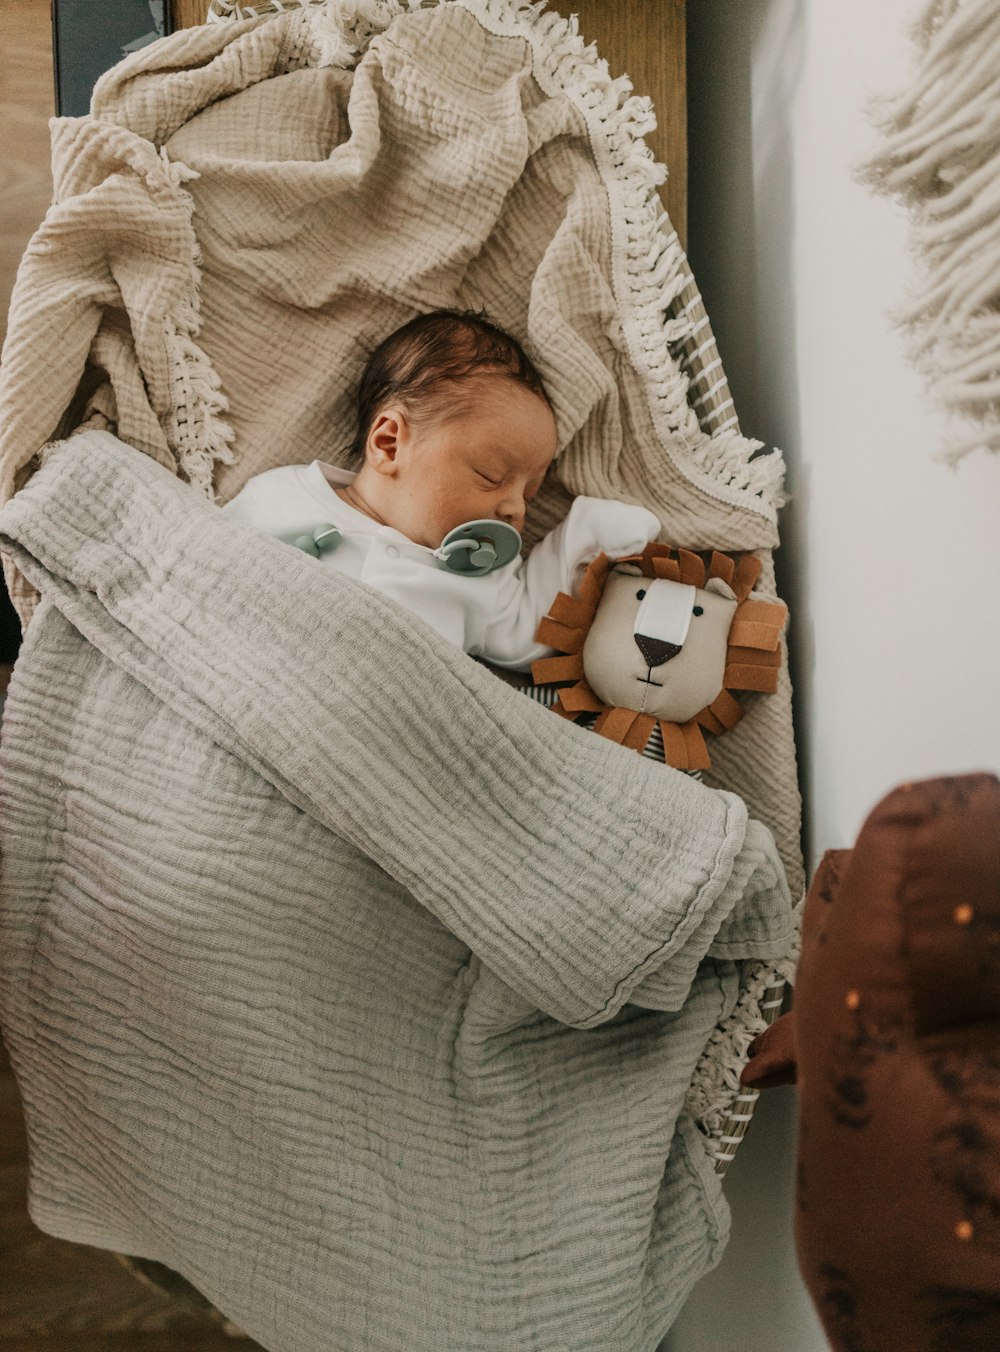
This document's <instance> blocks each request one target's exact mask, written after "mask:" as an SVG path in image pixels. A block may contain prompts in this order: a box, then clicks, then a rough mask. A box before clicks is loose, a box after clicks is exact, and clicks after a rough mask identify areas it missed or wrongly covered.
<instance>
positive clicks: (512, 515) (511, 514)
mask: <svg viewBox="0 0 1000 1352" xmlns="http://www.w3.org/2000/svg"><path fill="white" fill-rule="evenodd" d="M525 513H526V507H525V503H524V499H523V498H521V499H516V498H507V499H505V500H504V501H503V502H502V503H501V504H500V506H499V507H498V508H497V516H498V517H499V518H500V520H501V521H506V523H507V525H508V526H513V527H514V529H515V530H520V529H521V527H522V526H523V525H524V517H525Z"/></svg>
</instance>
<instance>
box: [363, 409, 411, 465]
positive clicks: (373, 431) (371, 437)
mask: <svg viewBox="0 0 1000 1352" xmlns="http://www.w3.org/2000/svg"><path fill="white" fill-rule="evenodd" d="M407 430H408V429H407V426H406V420H405V418H404V417H403V414H402V413H401V412H400V411H399V410H398V409H394V408H387V409H383V411H382V412H381V413H377V414H376V415H375V420H374V422H373V423H372V425H371V428H370V430H369V432H368V439H367V441H366V442H365V463H366V464H368V465H370V466H371V467H372V469H373V470H375V471H376V472H377V473H378V474H394V473H395V472H396V458H397V455H398V453H399V450H400V447H401V445H402V444H403V442H404V441H405V439H406V435H407Z"/></svg>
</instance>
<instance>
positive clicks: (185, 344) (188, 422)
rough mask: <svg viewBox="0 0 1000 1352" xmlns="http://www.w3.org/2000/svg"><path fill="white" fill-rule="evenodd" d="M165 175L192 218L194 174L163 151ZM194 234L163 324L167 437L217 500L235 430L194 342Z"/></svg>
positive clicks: (197, 301)
mask: <svg viewBox="0 0 1000 1352" xmlns="http://www.w3.org/2000/svg"><path fill="white" fill-rule="evenodd" d="M160 159H161V160H162V162H163V168H164V172H165V174H166V176H167V179H168V181H169V183H170V186H171V187H172V188H173V190H174V192H175V193H176V195H177V197H178V199H179V201H180V202H181V203H182V205H183V206H184V209H185V210H186V212H187V213H188V221H189V222H192V220H193V216H194V199H193V198H192V196H191V194H190V193H189V192H188V191H187V189H186V188H185V187H184V186H183V185H184V183H185V182H188V181H189V180H190V179H193V178H197V177H198V174H197V172H196V171H195V170H194V169H190V168H188V166H187V165H185V164H181V163H180V161H178V160H171V159H170V158H169V157H168V155H167V152H166V150H161V151H160ZM190 235H191V259H190V264H191V270H190V276H189V280H188V285H187V287H186V290H185V294H184V296H183V298H182V300H181V301H180V303H179V305H178V306H177V307H176V309H175V310H174V312H173V313H172V314H169V315H167V316H166V317H165V318H164V321H163V338H164V345H165V347H166V352H167V360H168V363H169V367H170V384H171V399H170V411H169V412H168V413H167V414H166V416H165V419H164V433H165V435H166V438H167V441H168V443H169V445H170V447H171V449H172V450H173V452H174V454H175V455H176V457H177V465H178V469H179V470H180V473H181V474H182V475H183V476H184V478H186V479H187V481H188V482H189V483H190V484H192V485H193V486H194V487H195V488H197V489H199V490H200V491H201V492H202V493H204V494H205V496H206V497H207V498H208V499H209V500H210V501H214V498H215V491H214V489H213V486H212V474H213V471H214V468H215V465H216V464H217V463H219V464H224V465H231V464H232V463H233V459H234V456H233V451H232V447H231V443H232V441H233V435H234V434H233V429H232V428H231V427H230V426H229V424H228V423H227V422H226V420H225V418H224V416H223V415H224V414H225V413H226V411H227V410H228V407H229V405H228V402H227V400H226V397H225V395H224V394H223V393H222V382H221V381H220V380H219V377H218V375H217V374H216V371H215V368H214V367H213V365H212V363H211V361H210V360H209V358H208V355H207V354H206V352H205V351H204V349H203V348H201V347H200V346H199V345H198V343H197V342H196V341H195V340H196V338H197V336H198V334H199V333H200V331H201V268H200V266H199V265H200V263H201V254H200V250H199V248H198V239H197V235H196V234H195V230H194V225H193V223H192V224H191V227H190Z"/></svg>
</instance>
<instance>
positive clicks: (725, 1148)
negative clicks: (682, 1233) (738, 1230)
mask: <svg viewBox="0 0 1000 1352" xmlns="http://www.w3.org/2000/svg"><path fill="white" fill-rule="evenodd" d="M796 963H797V953H796V954H791V955H789V956H788V957H787V958H784V959H781V960H780V961H778V962H756V963H749V964H746V965H745V968H746V969H745V970H744V972H743V975H742V977H741V984H742V989H741V991H740V997H739V1000H738V1001H737V1004H736V1008H735V1009H734V1010H733V1012H732V1014H730V1015H729V1017H728V1018H727V1019H724V1020H722V1021H721V1022H720V1023H719V1024H717V1025H716V1027H715V1028H714V1029H713V1031H712V1033H711V1036H710V1037H709V1039H708V1042H707V1043H706V1044H705V1049H704V1051H703V1052H702V1054H701V1056H700V1058H699V1060H698V1063H697V1065H696V1066H695V1069H694V1074H693V1075H692V1077H691V1085H690V1087H689V1089H688V1092H687V1095H686V1096H685V1100H684V1106H685V1108H686V1109H687V1111H688V1112H689V1113H690V1114H691V1117H692V1118H693V1119H694V1121H695V1124H696V1125H697V1127H698V1129H699V1130H700V1131H701V1132H702V1134H703V1135H704V1136H705V1137H706V1138H707V1146H708V1151H709V1154H710V1155H711V1156H712V1158H713V1159H714V1160H715V1171H716V1173H719V1174H724V1173H725V1172H726V1169H727V1168H728V1167H729V1165H730V1164H731V1163H732V1161H733V1159H734V1158H735V1156H736V1151H737V1148H738V1147H739V1144H740V1142H741V1141H742V1140H743V1137H744V1136H745V1135H746V1132H747V1129H748V1127H749V1126H750V1122H751V1120H752V1118H753V1113H754V1105H755V1104H756V1102H757V1099H758V1098H759V1097H760V1091H759V1090H757V1089H747V1088H745V1087H744V1086H743V1085H742V1084H740V1072H741V1071H742V1069H743V1067H744V1066H745V1065H746V1064H747V1060H748V1055H747V1049H748V1048H749V1046H750V1043H751V1042H752V1041H753V1040H754V1038H755V1037H757V1035H758V1034H759V1033H762V1032H763V1031H764V1029H765V1028H767V1027H768V1025H769V1024H772V1023H773V1022H774V1020H775V1019H776V1018H777V1017H778V1014H779V1013H780V1012H781V1006H782V1003H783V1000H784V992H785V987H786V985H788V984H790V983H791V981H792V978H793V977H794V975H795V967H796Z"/></svg>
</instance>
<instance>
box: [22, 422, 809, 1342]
mask: <svg viewBox="0 0 1000 1352" xmlns="http://www.w3.org/2000/svg"><path fill="white" fill-rule="evenodd" d="M85 439H86V440H85V444H84V445H74V444H73V442H72V441H71V442H69V443H66V444H64V445H63V446H61V447H59V448H57V449H56V450H55V451H54V452H53V453H52V454H51V455H50V456H49V457H48V459H47V461H46V464H45V465H44V467H43V468H42V469H41V470H40V471H39V472H38V473H37V474H36V475H35V476H34V477H33V478H32V480H31V482H30V483H29V484H28V485H27V487H26V488H24V489H23V490H22V491H21V492H20V493H19V494H18V495H17V496H16V497H15V498H14V500H13V501H12V502H11V503H9V504H8V505H7V507H6V508H5V509H4V511H3V512H2V513H0V530H2V533H3V544H4V547H5V548H6V549H8V550H10V551H12V553H13V557H14V559H15V560H16V562H17V564H18V566H19V567H20V568H21V569H22V571H23V572H24V574H25V576H26V577H27V578H28V579H29V580H30V581H31V583H32V584H33V585H34V586H35V587H36V588H37V589H38V590H39V591H40V592H41V594H42V597H43V600H42V603H41V606H40V608H39V610H38V611H37V613H36V615H35V618H34V620H33V622H32V624H31V625H30V627H29V630H28V634H27V638H26V641H25V642H26V648H25V652H24V654H23V656H22V658H21V660H20V661H19V663H18V665H17V668H16V671H15V674H14V684H13V687H12V695H11V704H10V708H9V710H8V714H7V717H6V720H5V725H4V730H3V761H4V771H5V778H6V785H5V791H4V803H3V817H4V826H3V846H4V937H5V950H6V951H5V957H4V969H5V970H4V985H3V1005H2V1018H3V1025H4V1028H5V1031H6V1032H7V1034H8V1037H9V1040H10V1044H11V1048H12V1051H13V1054H14V1058H15V1064H16V1065H17V1067H18V1070H19V1073H20V1077H21V1083H22V1086H23V1090H24V1097H25V1108H26V1113H27V1117H28V1122H29V1125H30V1129H31V1142H32V1180H31V1210H32V1214H33V1216H34V1218H35V1219H36V1221H37V1222H38V1224H39V1225H41V1226H42V1228H43V1229H45V1230H47V1231H49V1232H51V1233H53V1234H56V1235H59V1236H62V1237H64V1238H69V1239H74V1240H77V1241H82V1242H84V1243H90V1244H97V1245H103V1246H108V1247H112V1248H117V1249H121V1250H125V1251H127V1252H132V1253H139V1254H141V1255H142V1256H144V1257H152V1258H155V1259H158V1260H160V1261H162V1262H164V1263H167V1264H168V1265H169V1266H170V1267H172V1268H174V1269H176V1270H177V1271H179V1272H181V1273H183V1274H184V1275H185V1276H187V1277H189V1278H190V1279H191V1280H192V1281H193V1282H194V1283H195V1285H196V1286H198V1287H199V1288H200V1289H201V1290H202V1291H204V1292H205V1293H206V1294H207V1295H208V1296H209V1297H210V1298H211V1299H212V1300H213V1301H215V1302H216V1303H217V1304H218V1305H219V1307H220V1308H221V1309H222V1310H223V1311H224V1312H225V1313H226V1314H228V1315H230V1316H231V1317H232V1318H234V1319H235V1320H236V1321H237V1322H238V1323H239V1324H240V1325H241V1326H242V1327H243V1328H245V1329H246V1330H247V1331H248V1332H249V1333H251V1334H252V1335H253V1336H255V1337H257V1338H258V1339H259V1340H260V1341H261V1342H263V1343H264V1345H265V1346H267V1347H271V1348H279V1349H293V1350H294V1352H320V1349H330V1348H333V1347H336V1348H342V1349H345V1352H356V1349H360V1348H366V1349H368V1348H371V1349H375V1348H384V1349H397V1348H402V1347H406V1348H412V1349H415V1350H416V1349H425V1350H426V1352H441V1349H444V1348H450V1349H455V1352H460V1350H461V1352H470V1350H471V1349H474V1348H482V1349H486V1348H489V1349H496V1352H499V1349H510V1348H537V1349H545V1350H546V1352H552V1349H555V1348H558V1347H564V1348H570V1349H573V1352H582V1349H586V1348H594V1349H598V1348H600V1349H612V1348H614V1349H629V1350H630V1352H639V1350H640V1349H644V1348H645V1349H652V1348H655V1346H656V1345H657V1342H658V1341H659V1339H660V1337H662V1334H663V1333H664V1331H665V1330H666V1328H667V1326H668V1325H669V1323H670V1320H671V1318H672V1316H673V1315H674V1314H675V1312H676V1310H677V1308H678V1306H679V1303H680V1301H681V1300H682V1299H683V1296H684V1295H685V1294H686V1292H687V1290H688V1289H689V1287H690V1285H691V1283H692V1282H693V1281H694V1280H695V1278H696V1277H697V1276H698V1275H700V1273H701V1272H702V1271H703V1270H704V1269H705V1268H706V1267H707V1266H708V1265H710V1264H711V1263H712V1262H713V1261H714V1260H715V1259H716V1258H717V1257H718V1256H719V1253H720V1252H721V1246H722V1244H723V1242H724V1239H725V1232H726V1219H725V1208H724V1205H723V1203H722V1201H721V1197H720V1190H719V1189H720V1184H719V1180H718V1178H717V1176H716V1175H715V1173H714V1171H713V1167H712V1160H711V1158H710V1156H709V1154H708V1151H707V1149H706V1146H705V1142H704V1138H703V1137H702V1136H701V1135H700V1134H699V1132H698V1130H697V1128H696V1126H695V1125H694V1124H693V1122H692V1119H691V1117H690V1115H689V1114H688V1113H687V1112H686V1111H685V1110H684V1108H683V1102H684V1097H685V1093H686V1090H687V1087H688V1084H689V1082H690V1080H691V1076H692V1072H693V1070H694V1067H695V1064H696V1062H697V1060H698V1058H699V1056H700V1054H701V1051H702V1048H703V1047H704V1045H705V1043H706V1040H707V1038H708V1036H709V1034H710V1032H711V1030H712V1028H713V1027H714V1026H715V1025H716V1024H717V1023H718V1021H719V1020H720V1019H721V1018H723V1017H724V1016H725V1015H726V1014H727V1013H728V1012H729V1011H730V1010H731V1009H732V1008H733V1005H734V1004H735V1001H736V998H737V995H738V989H739V969H738V965H737V961H736V960H739V959H745V958H753V959H761V958H776V957H780V956H781V955H782V954H784V953H786V952H787V951H788V947H789V944H790V941H791V929H792V917H791V901H790V896H789V892H788V888H787V884H786V882H785V878H784V870H783V869H782V867H781V863H780V860H779V859H778V856H777V851H776V850H775V847H774V843H773V840H772V838H771V836H770V834H769V833H768V832H767V830H766V829H765V828H764V827H763V826H761V825H760V824H759V823H758V822H754V821H753V820H751V819H749V818H748V814H747V811H746V807H745V806H744V804H743V802H742V801H741V800H740V799H739V798H737V797H736V796H735V795H733V794H728V793H725V792H721V791H718V790H714V789H710V788H706V787H705V786H704V785H702V784H700V783H698V782H697V781H695V780H692V779H690V778H689V777H687V776H685V775H683V774H681V773H679V772H677V771H673V770H668V769H666V768H665V767H663V766H661V765H656V764H653V763H652V762H649V761H647V760H644V759H643V758H642V757H640V756H637V755H635V753H634V752H631V751H627V750H625V749H623V748H621V747H617V746H614V745H612V744H611V743H609V742H606V741H605V740H604V739H603V738H600V737H597V736H595V735H593V734H592V733H589V732H587V731H586V730H584V729H582V728H577V727H575V726H573V725H570V724H567V723H565V722H564V721H563V720H562V719H559V718H555V717H553V715H552V714H551V713H549V712H548V710H546V709H543V708H541V707H539V706H538V705H537V704H535V702H534V701H532V700H528V699H525V698H524V696H523V695H521V694H519V693H518V692H517V691H515V690H512V689H510V688H509V687H508V686H507V685H505V684H504V683H503V682H501V681H499V680H498V679H497V678H496V677H495V676H493V675H492V674H490V673H489V672H487V671H485V670H484V669H483V668H482V667H481V666H479V665H478V664H477V663H475V662H474V661H472V660H471V659H470V658H468V657H466V656H465V654H463V653H461V652H458V651H456V650H455V649H453V648H452V647H451V646H450V645H448V644H447V643H445V642H444V641H443V640H441V639H440V638H439V637H438V636H437V635H436V634H435V633H433V632H432V631H431V630H430V629H429V628H428V627H427V626H425V625H424V624H423V623H421V622H420V621H419V620H417V619H416V618H415V617H411V616H409V615H408V614H407V613H406V612H403V611H402V610H400V609H399V608H398V607H396V606H394V605H393V604H392V603H391V602H389V601H387V600H385V599H384V598H382V597H381V596H379V595H378V594H377V593H375V592H372V591H371V590H370V589H368V588H366V587H364V586H362V585H361V584H359V583H355V582H353V581H352V580H351V579H350V578H347V577H344V576H343V575H341V574H338V573H333V572H331V571H329V570H326V569H321V568H319V567H317V566H316V564H315V563H314V561H313V560H312V559H310V558H308V557H307V556H305V555H303V554H300V553H299V552H298V551H296V550H293V549H291V548H290V547H289V546H287V545H284V544H282V543H281V542H280V541H277V540H272V539H268V538H265V537H261V536H259V535H258V534H257V533H256V532H255V531H253V530H251V529H250V528H249V527H246V526H244V525H242V524H241V523H239V522H235V521H229V520H220V516H219V513H218V511H217V510H216V509H215V508H214V507H212V506H211V505H210V504H208V503H207V502H206V501H205V500H204V498H203V497H202V496H201V495H200V494H198V493H197V492H196V490H195V489H193V488H191V487H189V486H187V485H184V484H182V483H180V482H179V481H178V480H177V479H176V478H175V477H174V476H172V475H171V474H170V473H169V472H167V471H166V470H165V469H163V468H162V467H160V466H158V465H156V464H155V463H154V462H153V461H152V460H151V459H150V458H148V457H147V456H144V455H141V454H140V453H138V452H136V451H135V450H133V449H132V448H130V447H127V446H125V445H124V444H123V443H122V442H120V441H118V440H116V439H115V438H114V437H112V436H111V435H110V434H108V433H106V432H89V433H86V434H85ZM82 440H83V438H81V441H82ZM292 595H294V596H295V598H296V601H295V604H294V605H289V604H288V598H289V596H292ZM401 692H405V696H406V697H405V698H400V693H401Z"/></svg>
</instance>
